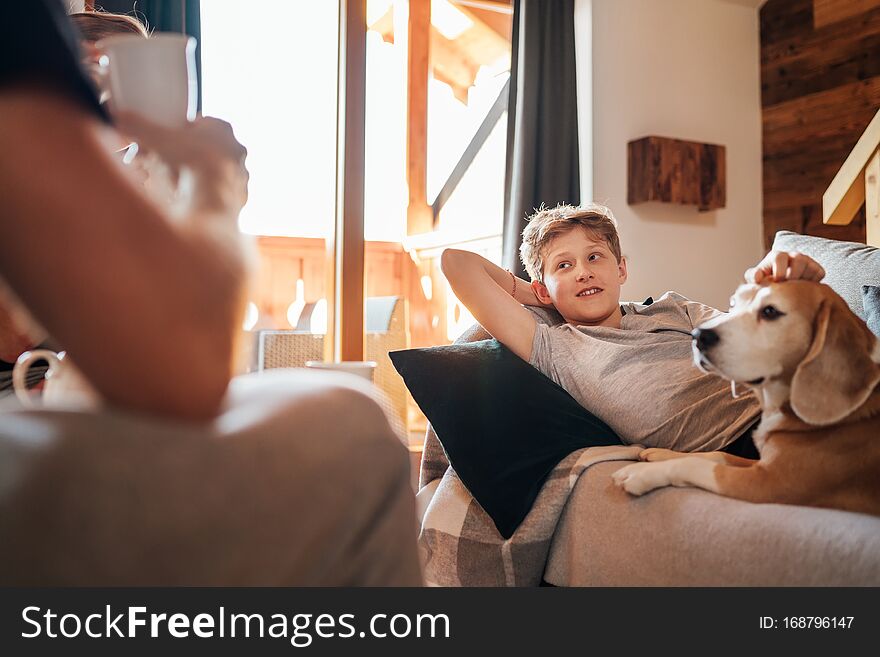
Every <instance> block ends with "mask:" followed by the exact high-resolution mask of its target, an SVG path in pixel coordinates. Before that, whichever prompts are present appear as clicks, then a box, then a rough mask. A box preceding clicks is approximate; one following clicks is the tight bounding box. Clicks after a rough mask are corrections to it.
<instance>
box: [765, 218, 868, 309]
mask: <svg viewBox="0 0 880 657" xmlns="http://www.w3.org/2000/svg"><path fill="white" fill-rule="evenodd" d="M773 250H774V251H798V252H800V253H805V254H807V255H808V256H810V257H811V258H813V259H814V260H815V261H816V262H818V263H819V264H820V265H822V266H823V267H824V268H825V274H826V275H825V279H824V280H823V281H822V282H823V283H826V284H827V285H828V286H830V287H831V289H833V290H834V291H835V292H837V293H838V294H839V295H840V296H841V297H843V300H844V301H846V302H847V304H849V307H850V308H852V310H853V312H854V313H855V314H856V315H858V316H859V317H861V318H862V319H865V310H864V308H863V307H862V286H863V285H880V249H876V248H874V247H872V246H866V245H865V244H860V243H858V242H841V241H840V240H829V239H826V238H824V237H814V236H812V235H800V234H798V233H793V232H791V231H788V230H781V231H779V232H778V233H776V238H775V239H774V240H773Z"/></svg>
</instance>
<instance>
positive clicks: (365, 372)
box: [306, 360, 376, 381]
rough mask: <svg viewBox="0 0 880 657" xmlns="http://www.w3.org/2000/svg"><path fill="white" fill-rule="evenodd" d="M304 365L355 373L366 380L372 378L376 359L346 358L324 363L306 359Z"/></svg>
mask: <svg viewBox="0 0 880 657" xmlns="http://www.w3.org/2000/svg"><path fill="white" fill-rule="evenodd" d="M306 367H311V368H314V369H319V370H335V371H337V372H347V373H348V374H356V375H357V376H360V377H363V378H365V379H366V380H367V381H372V380H373V372H374V371H375V370H376V361H373V360H346V361H342V362H341V363H325V362H324V361H320V360H309V361H306Z"/></svg>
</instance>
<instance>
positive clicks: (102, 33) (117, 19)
mask: <svg viewBox="0 0 880 657" xmlns="http://www.w3.org/2000/svg"><path fill="white" fill-rule="evenodd" d="M70 20H72V21H73V24H74V25H75V26H76V29H78V30H79V33H80V36H81V37H82V38H83V40H84V41H92V42H94V41H100V40H101V39H104V38H106V37H109V36H117V35H120V34H136V35H138V36H142V37H144V38H147V37H149V36H150V33H149V32H148V31H147V28H146V27H144V24H143V23H141V22H140V21H139V20H138V19H137V18H135V17H134V16H129V15H128V14H112V13H110V12H108V11H82V12H78V13H75V14H71V15H70Z"/></svg>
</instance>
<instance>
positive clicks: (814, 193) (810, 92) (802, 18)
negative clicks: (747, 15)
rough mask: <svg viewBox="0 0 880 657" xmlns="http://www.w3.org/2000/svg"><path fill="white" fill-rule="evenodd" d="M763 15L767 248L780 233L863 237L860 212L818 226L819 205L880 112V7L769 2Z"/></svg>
mask: <svg viewBox="0 0 880 657" xmlns="http://www.w3.org/2000/svg"><path fill="white" fill-rule="evenodd" d="M816 11H818V12H819V14H820V16H819V21H818V22H817V21H816V20H815V18H816V16H817V14H816ZM823 12H824V14H823ZM760 17H761V102H762V106H763V139H764V143H763V151H764V157H763V175H764V185H763V187H764V239H765V242H766V245H767V246H769V245H770V243H771V242H772V240H773V235H774V234H775V232H776V231H777V230H782V229H786V230H795V231H798V232H804V233H809V234H813V235H821V236H825V237H832V238H835V239H845V240H854V241H864V239H865V222H864V211H862V213H861V217H860V218H858V219H856V220H855V221H854V222H853V223H852V224H850V225H849V226H824V225H823V224H822V218H821V217H822V210H821V206H822V194H823V193H824V192H825V189H826V188H827V187H828V184H829V183H830V182H831V180H832V178H834V175H835V174H836V173H837V171H838V169H839V168H840V166H841V165H842V164H843V162H844V160H845V159H846V157H847V155H849V152H850V150H851V149H852V147H853V146H854V145H855V143H856V141H858V138H859V136H860V135H861V134H862V132H863V131H864V130H865V128H866V127H867V126H868V123H869V122H870V121H871V119H872V118H873V117H874V114H875V113H876V112H877V109H878V107H880V2H868V3H866V2H862V1H861V0H824V2H823V0H768V1H767V2H766V3H765V4H764V6H763V7H762V8H761V13H760Z"/></svg>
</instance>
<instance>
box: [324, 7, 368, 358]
mask: <svg viewBox="0 0 880 657" xmlns="http://www.w3.org/2000/svg"><path fill="white" fill-rule="evenodd" d="M366 62H367V3H366V0H339V98H338V105H337V106H338V110H337V114H338V127H337V154H338V162H339V164H338V166H337V175H336V198H337V202H336V233H335V256H336V257H335V267H334V270H335V272H334V273H335V280H334V285H333V290H334V304H333V307H334V308H333V323H332V326H333V330H334V335H335V338H336V339H335V340H334V344H335V350H334V357H335V358H334V360H363V358H364V166H365V164H364V162H365V160H364V137H365V116H366V80H367V66H366Z"/></svg>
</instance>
